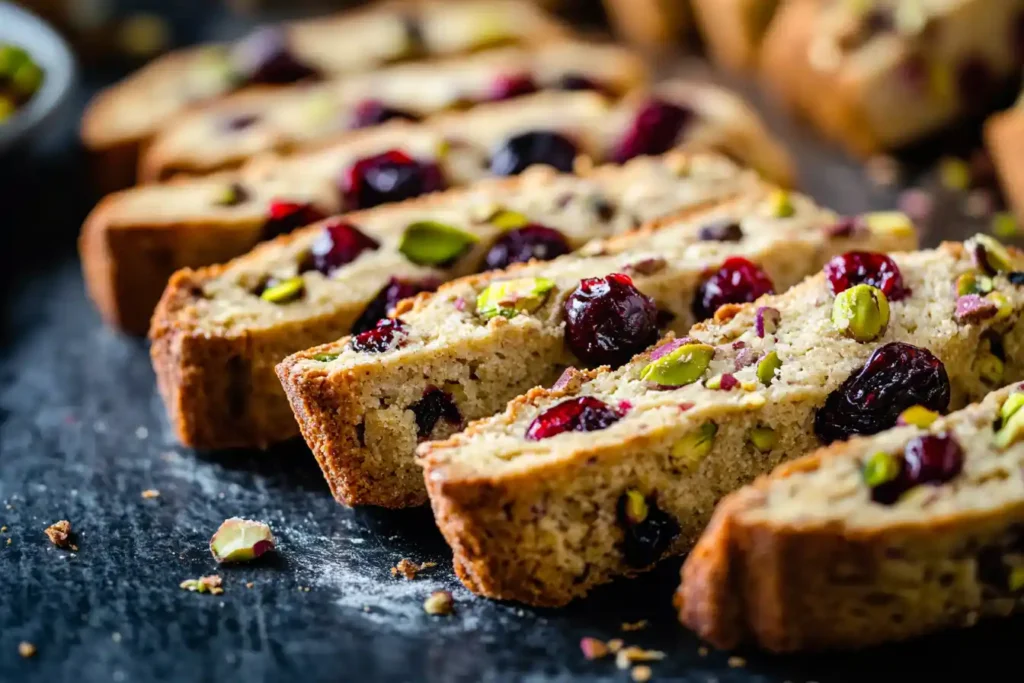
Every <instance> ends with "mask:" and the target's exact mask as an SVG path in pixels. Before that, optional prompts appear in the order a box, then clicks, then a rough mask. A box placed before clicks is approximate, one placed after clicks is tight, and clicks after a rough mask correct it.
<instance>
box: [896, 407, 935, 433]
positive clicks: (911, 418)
mask: <svg viewBox="0 0 1024 683" xmlns="http://www.w3.org/2000/svg"><path fill="white" fill-rule="evenodd" d="M937 419H939V414H938V413H936V412H935V411H934V410H928V409H927V408H925V407H924V406H910V407H909V408H907V409H906V410H904V411H903V412H902V413H900V416H899V417H898V418H896V424H898V425H903V426H906V425H913V426H914V427H920V428H921V429H927V428H928V427H929V426H930V425H931V424H932V423H933V422H935V421H936V420H937Z"/></svg>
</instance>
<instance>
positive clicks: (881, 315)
mask: <svg viewBox="0 0 1024 683" xmlns="http://www.w3.org/2000/svg"><path fill="white" fill-rule="evenodd" d="M832 324H833V325H835V326H836V329H837V330H839V331H840V332H842V333H843V334H845V335H846V336H848V337H850V338H852V339H856V340H857V341H859V342H869V341H872V340H874V339H878V337H880V336H882V334H883V333H885V328H886V327H887V326H888V324H889V301H888V300H887V299H886V298H885V294H884V293H882V290H880V289H878V288H877V287H872V286H871V285H864V284H860V285H854V286H853V287H850V288H849V289H847V290H844V291H842V292H840V293H839V294H837V295H836V299H835V301H834V302H833V304H832Z"/></svg>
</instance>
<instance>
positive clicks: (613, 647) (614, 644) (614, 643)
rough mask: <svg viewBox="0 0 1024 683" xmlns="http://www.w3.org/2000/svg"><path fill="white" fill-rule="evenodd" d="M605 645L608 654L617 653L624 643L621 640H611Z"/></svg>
mask: <svg viewBox="0 0 1024 683" xmlns="http://www.w3.org/2000/svg"><path fill="white" fill-rule="evenodd" d="M607 645H608V651H609V652H618V651H619V650H621V649H622V646H623V645H625V643H624V642H622V638H612V639H611V640H609V641H608V643H607Z"/></svg>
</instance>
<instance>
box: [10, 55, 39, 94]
mask: <svg viewBox="0 0 1024 683" xmlns="http://www.w3.org/2000/svg"><path fill="white" fill-rule="evenodd" d="M43 77H44V75H43V70H42V69H41V68H39V66H37V65H36V64H33V63H32V62H27V63H25V64H22V65H21V66H20V67H18V70H17V71H15V72H14V75H13V76H11V86H12V87H13V88H14V91H15V92H18V93H21V94H22V96H25V97H28V96H31V95H34V94H35V93H36V91H37V90H39V86H41V85H42V84H43Z"/></svg>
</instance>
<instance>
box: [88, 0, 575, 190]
mask: <svg viewBox="0 0 1024 683" xmlns="http://www.w3.org/2000/svg"><path fill="white" fill-rule="evenodd" d="M567 35H568V31H567V29H566V28H565V27H563V26H562V25H561V24H559V23H557V22H556V21H554V20H553V19H552V18H551V17H549V16H548V15H547V14H545V13H544V12H543V11H542V10H540V9H539V8H538V7H537V6H536V4H535V3H532V2H526V1H523V0H455V1H454V2H448V1H442V0H426V1H423V0H416V1H397V2H395V1H392V2H384V3H377V4H376V6H375V7H371V8H368V9H366V10H360V11H354V12H344V13H339V14H335V15H333V16H328V17H322V18H319V19H313V20H305V21H299V22H295V23H291V24H287V25H283V26H270V27H263V28H260V29H259V30H257V31H255V32H253V33H252V34H251V35H249V36H247V37H245V38H243V39H241V40H239V41H237V42H235V43H234V44H225V45H206V46H201V47H193V48H188V49H184V50H179V51H176V52H172V53H170V54H167V55H164V56H163V57H160V58H159V59H157V60H156V61H154V62H152V63H151V64H149V65H148V66H146V67H145V68H143V69H141V70H140V71H138V72H136V73H135V74H133V75H132V76H130V77H128V78H127V79H125V80H124V81H122V82H120V83H118V84H116V85H114V86H112V87H111V88H109V89H107V90H105V91H104V92H102V93H100V95H98V96H97V97H96V99H95V100H94V101H93V102H92V103H91V104H90V105H89V108H88V109H87V111H86V113H85V116H84V118H83V120H82V127H81V128H82V130H81V134H82V138H83V140H84V142H85V145H86V147H88V148H89V149H90V150H91V151H93V152H94V153H96V154H97V155H98V156H99V160H100V162H101V163H100V172H101V173H104V174H106V175H108V176H109V177H108V178H100V179H99V180H100V181H101V183H102V184H104V185H106V186H108V187H110V189H118V188H120V187H125V186H127V185H130V184H131V181H132V178H133V176H134V173H135V166H136V160H137V156H138V153H139V151H140V148H143V147H144V146H145V144H146V143H147V142H148V141H149V140H150V139H151V138H152V136H153V135H154V134H155V133H157V132H158V131H159V130H160V128H161V127H162V126H163V125H164V124H166V123H167V122H168V121H169V120H171V119H172V118H173V117H174V116H176V115H177V114H179V113H181V112H183V111H185V110H187V109H189V108H192V107H194V106H196V105H200V104H204V103H206V102H210V101H212V100H215V99H217V98H219V97H222V96H224V95H226V94H228V93H230V92H233V91H236V90H238V89H240V88H244V87H246V86H253V85H269V86H276V85H282V84H286V83H293V82H298V81H312V80H316V79H318V78H321V77H328V76H340V75H344V74H350V73H355V72H360V71H367V70H369V69H372V68H375V67H378V66H381V65H383V64H387V63H389V62H394V61H397V60H403V59H406V60H407V59H417V58H423V57H431V56H444V55H455V54H459V53H465V52H469V51H472V50H476V49H479V48H483V47H489V46H494V45H498V44H503V43H518V44H533V45H538V44H543V43H547V42H552V41H557V40H561V39H563V38H565V37H567Z"/></svg>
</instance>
